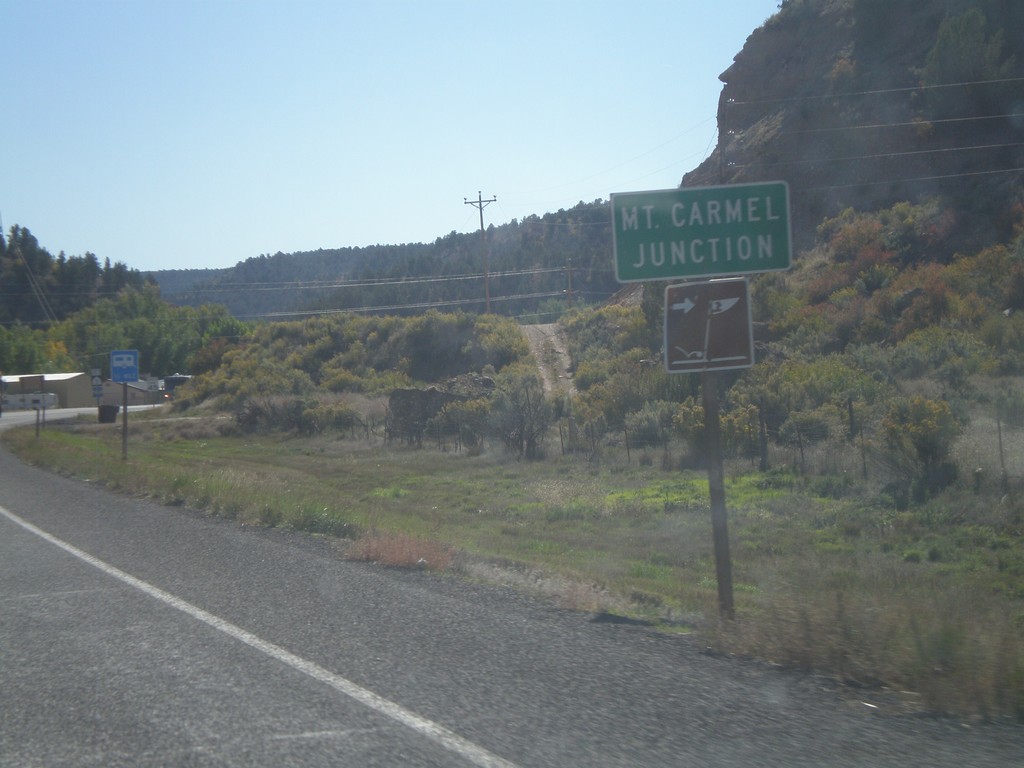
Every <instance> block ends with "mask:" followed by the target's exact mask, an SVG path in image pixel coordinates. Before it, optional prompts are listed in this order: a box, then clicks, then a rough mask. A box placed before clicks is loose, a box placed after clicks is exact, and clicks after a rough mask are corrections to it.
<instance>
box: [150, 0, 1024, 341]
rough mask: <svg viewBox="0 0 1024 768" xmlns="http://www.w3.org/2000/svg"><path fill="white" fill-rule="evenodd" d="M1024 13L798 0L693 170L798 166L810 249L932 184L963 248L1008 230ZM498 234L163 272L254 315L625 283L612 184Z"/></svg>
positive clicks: (518, 300)
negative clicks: (831, 226) (620, 275)
mask: <svg viewBox="0 0 1024 768" xmlns="http://www.w3.org/2000/svg"><path fill="white" fill-rule="evenodd" d="M1022 29H1024V3H1022V2H1020V1H1019V0H919V2H915V3H912V4H911V3H893V2H891V1H890V0H785V2H783V3H782V4H781V7H780V10H779V12H778V13H777V14H775V15H774V16H772V17H771V18H770V19H768V20H767V21H766V22H765V23H764V24H763V25H762V26H761V27H760V28H758V29H756V30H755V31H754V32H753V33H752V34H751V35H750V36H749V38H748V39H747V41H746V43H745V45H744V47H743V49H742V50H741V51H740V52H739V53H738V54H737V55H736V57H735V60H734V63H733V65H732V66H730V67H729V68H728V69H727V70H726V71H725V72H724V73H722V75H721V76H720V77H721V80H722V81H723V83H724V87H723V89H722V93H721V97H720V101H719V110H718V121H719V134H720V135H719V140H718V143H717V145H716V147H715V148H714V151H713V152H712V154H711V155H710V156H709V157H708V159H707V160H706V161H704V162H703V163H701V165H700V166H698V167H697V168H695V169H693V170H692V171H690V172H689V173H687V174H686V175H684V176H683V178H682V180H681V184H682V186H713V185H718V184H730V183H744V182H751V181H766V180H785V181H787V182H788V183H789V186H790V197H791V205H792V216H791V218H792V226H793V236H794V242H795V245H796V248H797V250H800V249H804V248H807V247H810V246H811V245H812V244H813V242H814V240H815V237H816V232H817V227H818V225H819V224H820V223H821V222H822V220H823V219H824V218H825V217H831V216H836V215H837V214H838V213H840V212H841V211H842V210H843V209H845V208H850V207H852V208H855V209H857V210H863V211H871V210H877V209H881V208H886V207H888V206H891V205H892V204H894V203H896V202H902V201H910V202H919V201H921V200H923V199H926V198H939V199H940V200H941V202H942V205H943V206H945V207H948V208H949V209H951V210H954V211H956V219H957V220H956V227H955V228H954V232H955V236H954V237H951V238H947V240H946V241H945V243H946V247H947V248H948V249H952V250H956V249H960V248H965V249H966V248H976V247H979V246H983V245H985V244H987V243H990V242H994V241H997V240H999V239H1001V238H1005V237H1007V236H1008V235H1009V230H1010V228H1011V227H1012V222H1013V221H1014V218H1013V216H1012V215H1011V208H1012V206H1013V205H1014V204H1015V203H1019V202H1021V200H1022V198H1024V195H1022V192H1021V178H1022V173H1024V170H1022V169H1024V149H1022V141H1021V136H1022V133H1024V97H1021V96H1020V94H1021V93H1024V66H1022V64H1024V35H1021V32H1020V31H1021V30H1022ZM487 234H488V249H487V251H486V252H485V250H484V248H483V247H482V245H481V240H480V237H479V233H476V232H474V233H466V234H458V233H455V232H452V233H450V234H448V235H446V236H444V237H439V238H437V240H435V242H433V243H430V244H424V243H416V244H406V245H377V246H371V247H367V248H337V249H326V250H319V251H315V252H305V253H294V254H283V253H277V254H274V255H273V256H259V257H256V258H252V259H248V260H246V261H244V262H240V263H239V264H237V265H236V266H235V267H232V268H229V269H225V270H173V271H170V272H153V273H150V274H151V276H152V278H153V279H154V280H156V281H157V282H158V283H159V284H160V287H161V291H162V293H163V295H164V297H165V298H166V299H168V300H169V301H172V302H175V303H181V304H202V303H222V304H225V305H226V306H227V307H228V308H229V310H230V311H231V312H232V313H233V314H234V315H236V316H238V317H260V316H262V317H288V316H293V314H297V313H302V312H306V313H313V312H330V311H339V310H344V309H348V310H352V311H373V310H374V308H376V309H377V311H388V312H396V313H405V312H408V313H414V312H422V311H424V308H426V307H432V306H433V307H437V308H439V309H444V310H451V309H456V308H458V309H465V310H466V311H470V312H478V311H483V310H484V309H485V308H486V307H488V306H490V309H491V310H492V311H494V312H500V313H503V314H518V315H523V314H526V313H535V314H536V315H537V320H536V321H538V322H545V321H547V320H548V319H551V318H550V317H543V316H542V315H544V314H545V313H547V314H549V315H555V314H557V312H558V311H560V309H561V308H564V307H565V305H566V304H567V303H569V302H573V301H577V302H578V301H581V300H582V301H587V302H597V301H603V300H605V299H607V298H609V297H610V296H611V295H612V294H613V293H615V291H616V290H618V289H619V288H620V286H619V285H618V284H617V283H616V282H615V279H614V274H613V270H612V254H611V228H610V220H609V211H608V206H607V203H606V202H605V201H603V200H596V201H593V202H591V203H584V202H582V201H581V202H580V203H579V204H578V205H577V206H575V207H573V208H572V209H570V210H568V211H566V210H561V211H558V212H557V213H548V214H544V215H543V216H529V217H526V218H525V219H523V220H522V221H517V220H513V221H512V222H509V223H507V224H502V225H500V226H493V225H492V226H491V227H489V228H488V230H487ZM947 255H948V254H947ZM485 272H486V273H488V274H489V277H488V278H487V279H485V278H484V277H483V275H484V273H485ZM488 293H489V294H490V296H489V297H488V296H487V294H488ZM488 298H489V299H490V300H488Z"/></svg>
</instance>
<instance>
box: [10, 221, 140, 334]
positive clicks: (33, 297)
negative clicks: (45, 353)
mask: <svg viewBox="0 0 1024 768" xmlns="http://www.w3.org/2000/svg"><path fill="white" fill-rule="evenodd" d="M142 285H143V278H142V275H141V274H140V273H139V271H138V270H136V269H129V268H128V267H127V266H126V265H124V264H121V263H120V262H118V263H117V264H113V265H112V264H111V263H110V260H109V259H107V260H106V261H105V262H104V263H103V264H102V265H101V264H100V262H99V259H98V258H97V257H96V255H95V254H92V253H86V254H85V255H84V256H65V255H64V252H63V251H61V252H60V253H59V254H57V256H53V255H51V254H50V252H49V251H47V250H46V249H45V248H43V247H42V246H40V245H39V241H38V240H37V239H36V238H35V236H34V235H33V234H32V233H31V232H30V231H29V230H28V229H26V228H23V227H19V226H17V225H15V226H13V227H11V231H10V233H9V235H8V236H7V237H6V238H5V237H4V236H3V233H0V293H2V295H3V301H0V325H11V324H13V323H15V322H17V323H24V324H28V325H32V324H45V323H50V322H54V321H59V320H63V319H65V318H66V317H68V316H69V315H71V314H72V313H74V312H77V311H78V310H80V309H82V308H84V307H88V306H90V305H92V304H93V303H95V302H96V300H97V299H99V298H101V297H104V296H106V297H111V296H115V295H117V293H118V292H119V291H121V290H122V289H124V288H128V287H132V288H141V287H142Z"/></svg>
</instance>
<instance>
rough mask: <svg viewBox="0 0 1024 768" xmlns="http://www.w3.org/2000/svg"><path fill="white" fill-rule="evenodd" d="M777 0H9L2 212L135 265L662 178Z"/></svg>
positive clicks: (328, 239)
mask: <svg viewBox="0 0 1024 768" xmlns="http://www.w3.org/2000/svg"><path fill="white" fill-rule="evenodd" d="M777 8H778V0H729V2H722V3H710V2H706V1H705V0H637V2H623V0H615V1H614V2H612V1H609V0H519V1H518V2H502V1H501V0H367V1H361V2H349V1H347V0H173V1H170V0H160V1H155V0H0V20H2V25H3V38H2V40H3V42H2V44H0V105H2V110H3V118H2V119H0V217H2V221H3V229H4V232H5V233H6V232H7V231H9V229H10V227H11V225H13V224H19V225H21V226H23V227H27V228H29V229H30V230H31V231H32V233H33V234H34V235H35V236H36V237H37V238H38V239H39V241H40V243H41V244H42V245H43V246H44V247H45V248H47V249H48V250H49V251H50V252H51V253H53V254H57V253H58V252H60V251H64V252H65V253H67V254H68V255H81V254H83V253H85V252H86V251H91V252H93V253H95V254H96V255H97V256H98V257H99V258H100V260H101V261H102V260H103V259H105V258H109V259H110V260H111V261H112V262H116V261H121V262H124V263H126V264H127V265H128V266H129V267H133V268H135V269H140V270H143V271H146V270H153V269H176V268H207V267H226V266H231V265H233V264H235V263H236V262H238V261H241V260H243V259H246V258H249V257H251V256H258V255H259V254H261V253H267V254H272V253H275V252H277V251H283V252H285V253H290V252H294V251H301V250H315V249H317V248H337V247H344V246H364V245H372V244H376V243H408V242H432V241H433V240H434V239H435V238H437V237H439V236H442V235H445V234H447V233H449V232H451V231H453V230H454V231H458V232H470V231H475V230H476V229H478V228H479V214H478V212H477V209H476V208H475V207H473V206H471V205H466V204H464V202H463V201H464V198H470V199H475V198H476V196H477V192H478V191H480V192H482V193H483V196H484V197H485V198H488V197H493V196H496V197H497V202H495V203H493V204H491V205H488V206H487V207H486V208H485V209H484V220H485V223H486V224H492V223H493V224H501V223H504V222H507V221H510V220H511V219H513V218H522V217H524V216H528V215H530V214H544V213H547V212H551V211H557V210H558V209H560V208H571V207H572V206H574V205H575V204H576V203H578V202H579V201H581V200H582V201H585V202H591V201H593V200H595V199H598V198H602V199H607V198H608V196H609V195H610V194H611V193H612V192H625V191H633V190H644V189H664V188H669V187H675V186H677V185H678V183H679V180H680V179H681V178H682V176H683V174H684V173H686V172H687V171H689V170H691V169H692V168H694V167H696V166H697V165H698V164H699V163H700V161H701V160H702V159H703V158H704V157H705V156H706V155H707V153H708V152H709V151H710V149H711V147H712V146H713V141H714V139H715V127H716V126H715V112H716V107H717V101H718V95H719V93H720V91H721V87H722V84H721V82H720V81H719V80H718V75H719V74H720V73H721V72H723V71H724V70H725V69H726V68H727V67H729V65H730V64H731V63H732V60H733V57H734V56H735V55H736V54H737V53H738V52H739V51H740V49H741V48H742V47H743V43H744V41H745V40H746V38H747V36H748V35H749V34H750V33H751V32H752V31H753V30H754V29H756V28H757V27H759V26H760V25H761V24H763V23H764V21H765V20H766V19H767V18H769V17H770V16H771V15H772V14H774V13H775V12H776V10H777Z"/></svg>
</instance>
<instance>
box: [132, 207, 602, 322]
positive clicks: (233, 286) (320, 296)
mask: <svg viewBox="0 0 1024 768" xmlns="http://www.w3.org/2000/svg"><path fill="white" fill-rule="evenodd" d="M610 238H611V225H610V221H609V219H608V209H607V206H606V205H605V204H604V203H603V202H602V201H600V200H598V201H594V202H592V203H589V204H587V203H582V202H581V203H580V204H579V205H577V206H575V207H574V208H572V209H570V210H561V211H558V212H557V213H548V214H544V215H543V216H539V215H534V216H528V217H526V218H524V219H523V220H522V221H518V220H515V219H513V220H512V221H511V222H507V223H505V224H501V225H498V226H495V225H491V226H490V227H488V228H487V236H486V239H482V238H481V236H480V233H479V232H473V233H466V234H460V233H457V232H451V233H449V234H448V235H445V236H444V237H439V238H437V239H436V240H435V241H434V242H433V243H412V244H406V245H376V246H369V247H366V248H337V249H325V250H319V251H315V252H304V253H293V254H284V253H277V254H274V255H273V256H267V255H261V256H258V257H255V258H251V259H247V260H246V261H243V262H241V263H239V264H238V265H236V266H235V267H233V268H231V269H227V270H216V271H212V270H211V271H209V272H207V273H202V272H198V273H193V272H177V271H174V272H155V273H152V275H151V276H152V277H153V279H155V280H156V281H157V282H158V283H159V284H160V286H161V290H162V291H163V294H164V296H165V297H166V298H167V299H168V300H169V301H173V302H175V303H179V304H201V303H208V302H215V303H221V304H225V305H226V306H227V307H228V308H229V309H230V310H231V312H232V313H233V314H235V315H236V316H237V317H241V318H258V317H263V318H273V317H278V318H281V317H287V316H293V315H301V314H315V313H322V312H333V311H338V310H352V311H356V312H387V313H391V314H399V315H407V314H419V313H421V312H423V311H424V310H425V309H428V308H433V309H440V310H445V311H450V310H454V309H464V310H465V311H467V312H484V311H485V310H486V309H487V308H488V302H487V294H488V292H489V293H490V309H491V311H493V312H495V313H498V314H504V315H515V316H519V315H527V314H529V315H534V316H545V317H547V319H553V318H554V317H557V315H558V314H559V313H560V312H561V311H563V310H564V309H565V307H566V306H568V305H570V304H573V303H575V304H579V303H581V302H585V303H594V302H598V301H601V300H603V299H605V298H607V297H608V296H610V295H611V294H612V293H613V292H614V291H615V290H616V289H617V288H618V286H617V285H616V284H615V278H614V274H613V270H612V266H611V240H610Z"/></svg>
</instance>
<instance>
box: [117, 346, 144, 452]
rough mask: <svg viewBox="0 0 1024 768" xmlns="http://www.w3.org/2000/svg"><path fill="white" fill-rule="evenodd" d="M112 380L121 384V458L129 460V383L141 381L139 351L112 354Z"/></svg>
mask: <svg viewBox="0 0 1024 768" xmlns="http://www.w3.org/2000/svg"><path fill="white" fill-rule="evenodd" d="M110 380H111V381H113V382H115V383H120V384H121V407H122V409H123V410H124V413H123V414H122V416H121V458H122V459H127V458H128V382H136V381H138V380H139V351H138V350H137V349H115V350H114V351H113V352H111V353H110Z"/></svg>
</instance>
